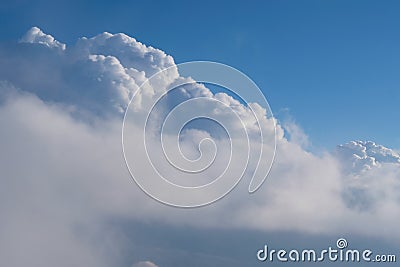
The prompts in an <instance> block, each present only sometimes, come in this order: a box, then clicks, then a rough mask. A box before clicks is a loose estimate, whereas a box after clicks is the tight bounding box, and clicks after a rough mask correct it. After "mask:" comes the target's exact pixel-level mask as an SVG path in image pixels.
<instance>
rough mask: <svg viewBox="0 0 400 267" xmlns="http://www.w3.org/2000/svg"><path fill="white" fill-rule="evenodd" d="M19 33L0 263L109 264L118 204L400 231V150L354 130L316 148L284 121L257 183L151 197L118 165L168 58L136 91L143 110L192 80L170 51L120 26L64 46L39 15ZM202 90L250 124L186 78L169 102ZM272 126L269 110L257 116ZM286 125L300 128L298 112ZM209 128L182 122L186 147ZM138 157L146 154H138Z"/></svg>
mask: <svg viewBox="0 0 400 267" xmlns="http://www.w3.org/2000/svg"><path fill="white" fill-rule="evenodd" d="M20 41H21V42H20V43H18V44H15V45H13V46H1V47H0V62H2V63H1V65H0V80H1V83H0V92H1V93H0V123H1V125H2V129H1V131H0V144H1V150H0V169H1V178H0V212H1V220H0V236H1V238H0V265H1V266H9V267H14V266H15V267H17V266H44V267H46V266H93V267H94V266H96V267H100V266H113V264H115V261H116V260H115V259H116V258H118V251H117V250H118V249H117V248H116V246H115V244H116V243H117V240H118V237H115V236H113V235H112V233H110V234H105V228H104V225H105V224H106V222H107V221H109V220H111V219H112V218H124V219H130V220H136V221H145V222H148V221H162V222H163V223H165V224H173V225H186V226H187V225H188V226H190V227H213V228H222V227H223V228H239V229H259V230H263V231H264V230H278V231H284V230H288V231H299V232H304V233H328V234H336V233H340V234H341V233H357V234H360V235H365V236H375V237H383V238H388V239H393V238H394V239H396V240H397V241H399V240H400V232H399V231H398V221H399V220H400V165H399V164H400V160H399V159H400V157H399V155H398V154H397V153H396V152H395V151H393V150H390V149H388V148H385V147H382V146H378V145H376V144H374V143H370V142H360V141H358V142H351V143H349V144H346V145H342V146H339V147H338V149H337V151H335V152H334V153H328V152H326V153H323V154H322V156H318V155H314V154H312V153H310V152H308V151H305V150H304V149H303V148H302V147H301V145H300V144H298V142H292V141H289V140H288V139H287V138H286V137H285V136H284V131H283V126H281V125H279V124H278V126H277V142H278V143H277V157H276V161H275V163H274V166H273V168H272V171H271V174H270V176H269V177H268V179H267V181H266V183H265V184H264V185H263V186H262V188H261V189H260V190H259V191H257V192H256V193H255V194H253V195H248V193H247V190H246V189H247V188H246V186H247V184H248V181H247V180H246V177H244V179H243V181H242V182H241V183H240V185H239V187H238V188H237V189H236V190H234V191H233V192H232V193H231V194H229V195H228V196H227V197H226V198H224V199H222V200H221V201H219V202H217V203H215V204H214V205H211V206H207V207H204V208H201V209H195V210H182V209H176V208H171V207H168V206H164V205H161V204H160V203H157V202H155V201H154V200H153V199H151V198H149V197H148V196H147V195H145V194H144V193H143V192H141V191H140V190H139V188H138V187H137V186H136V184H134V183H133V182H132V181H131V180H130V178H129V173H128V172H127V170H126V167H125V165H124V161H123V156H122V152H121V145H120V143H121V140H120V139H121V121H122V114H123V111H124V109H125V108H126V107H127V104H128V103H129V99H130V98H131V97H132V95H133V93H134V92H136V91H137V90H138V88H139V86H140V85H141V84H142V83H143V82H144V81H145V80H146V79H147V78H149V77H150V76H152V75H153V74H154V73H156V72H158V71H160V70H163V69H165V68H167V67H171V66H172V67H173V68H171V69H170V71H168V72H166V73H165V74H164V76H163V78H162V79H160V80H158V81H156V82H154V83H153V84H150V85H148V86H147V87H145V88H144V90H142V91H140V98H139V100H138V101H137V102H136V103H133V104H134V106H135V108H137V109H138V110H139V111H140V110H141V109H145V107H146V105H148V103H149V102H150V100H151V99H152V98H154V97H155V96H157V95H160V94H162V93H163V88H165V86H166V85H169V84H172V83H174V82H176V81H177V80H179V79H187V80H188V81H193V80H191V78H189V77H181V76H180V75H179V70H178V69H177V68H174V66H175V63H174V60H173V58H172V57H171V56H169V55H166V54H165V53H164V52H163V51H161V50H158V49H155V48H152V47H148V46H146V45H144V44H141V43H139V42H138V41H136V40H135V39H133V38H131V37H129V36H127V35H124V34H115V35H113V34H110V33H103V34H100V35H97V36H95V37H93V38H82V39H80V40H78V42H77V43H76V44H75V45H72V46H71V47H70V46H68V45H64V44H62V43H60V42H58V41H56V40H55V39H54V38H53V37H52V36H50V35H47V34H44V33H43V32H42V31H41V30H40V29H38V28H32V29H31V30H30V31H28V33H27V34H26V35H25V36H24V37H23V38H22V39H21V40H20ZM3 62H7V64H5V63H3ZM199 95H201V96H205V97H210V98H215V99H218V100H220V101H224V102H225V103H226V104H227V105H229V106H231V107H232V108H233V109H235V111H237V112H238V113H239V114H240V116H241V118H242V119H243V120H244V121H245V122H246V124H247V125H246V126H247V127H249V128H251V126H252V125H253V124H254V121H253V120H252V117H251V116H250V111H249V108H248V107H247V106H244V105H242V104H241V103H240V102H238V101H237V100H235V99H233V98H232V97H229V96H228V95H226V94H224V93H218V94H213V93H212V92H211V91H210V90H208V89H207V88H206V87H205V86H204V85H201V84H195V83H194V84H191V85H188V86H185V87H184V88H181V90H179V91H178V92H177V93H176V94H175V95H174V97H173V98H172V99H168V101H166V103H165V105H166V106H167V107H168V105H170V106H174V105H176V103H179V101H182V100H184V99H188V98H190V97H192V96H199ZM194 108H199V109H200V108H202V107H201V106H195V107H194ZM203 108H206V107H203ZM259 112H265V111H263V110H261V109H260V111H259ZM272 126H273V123H272V121H271V119H267V118H265V120H264V121H263V125H262V127H266V128H268V129H272V128H271V127H272ZM133 127H134V125H133ZM287 127H288V126H287ZM288 129H290V130H291V131H292V132H293V131H296V132H301V134H302V135H303V133H302V131H301V129H299V128H298V126H297V125H293V126H292V127H289V128H288ZM140 130H142V129H140ZM208 130H210V129H209V128H207V127H205V128H204V129H203V130H193V129H192V130H188V131H186V132H185V134H184V135H183V138H182V142H183V143H182V146H183V150H184V151H186V152H185V153H187V155H192V156H195V155H196V153H197V152H198V151H197V150H196V146H195V145H193V144H196V143H197V140H200V139H201V138H202V137H204V136H210V133H208V132H207V131H208ZM270 132H271V133H272V131H270ZM211 136H212V133H211ZM132 138H135V136H132ZM302 138H303V139H302V140H306V139H304V137H302ZM220 142H221V143H223V140H221V141H220ZM302 142H303V141H301V142H300V143H302ZM135 160H136V164H135V168H141V165H142V162H141V161H142V160H143V155H137V158H136V159H135ZM158 160H160V161H161V160H163V158H162V156H161V155H160V158H159V159H158ZM252 164H253V165H254V164H255V162H250V165H252ZM166 168H167V167H166ZM166 170H168V169H166ZM210 171H211V172H218V171H220V169H219V168H215V169H211V170H210ZM176 178H177V179H179V177H176ZM247 178H248V177H247ZM22 252H23V254H22ZM61 259H62V260H61ZM114 266H115V265H114ZM133 266H149V267H150V266H156V265H154V264H153V263H151V262H147V263H146V262H144V263H138V264H135V265H133Z"/></svg>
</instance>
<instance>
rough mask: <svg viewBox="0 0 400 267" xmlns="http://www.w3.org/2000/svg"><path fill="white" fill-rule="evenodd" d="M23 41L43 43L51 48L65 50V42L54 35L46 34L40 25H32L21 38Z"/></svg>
mask: <svg viewBox="0 0 400 267" xmlns="http://www.w3.org/2000/svg"><path fill="white" fill-rule="evenodd" d="M20 42H21V43H32V44H42V45H45V46H48V47H50V48H59V49H62V50H64V49H65V44H63V43H60V42H59V41H57V40H55V39H54V37H53V36H51V35H49V34H45V33H44V32H42V30H40V29H39V28H38V27H32V28H31V29H30V30H29V31H28V32H27V33H26V34H25V35H24V36H23V37H22V38H21V40H20Z"/></svg>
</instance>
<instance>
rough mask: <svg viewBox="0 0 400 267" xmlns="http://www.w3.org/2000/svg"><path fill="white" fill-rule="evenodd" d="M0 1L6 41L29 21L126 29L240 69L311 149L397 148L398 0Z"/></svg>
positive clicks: (66, 29)
mask: <svg viewBox="0 0 400 267" xmlns="http://www.w3.org/2000/svg"><path fill="white" fill-rule="evenodd" d="M8 2H9V1H8ZM217 2H218V3H217ZM1 7H2V8H1V9H0V21H1V24H2V25H7V26H6V27H1V30H0V31H1V35H0V36H1V37H0V38H2V39H3V41H4V40H6V41H13V40H16V39H18V38H20V36H21V35H22V34H23V33H24V32H25V31H26V30H28V29H29V28H30V27H31V26H38V27H40V28H42V29H43V30H44V31H46V32H48V33H50V34H53V35H55V37H56V38H57V39H58V40H60V41H62V42H65V43H67V44H68V43H74V42H75V41H76V39H77V38H79V37H80V36H93V35H95V34H98V33H100V32H103V31H109V32H113V33H115V32H124V33H127V34H128V35H130V36H134V37H135V38H137V39H138V40H139V41H142V42H143V43H145V44H148V45H152V46H154V47H157V48H160V49H162V50H164V51H166V52H167V53H169V54H171V55H172V56H173V57H174V59H175V61H176V62H178V63H179V62H184V61H189V60H213V61H219V62H223V63H226V64H229V65H232V66H234V67H236V68H238V69H240V70H242V71H243V72H245V73H246V74H248V75H249V76H250V77H251V78H252V79H253V80H254V81H255V82H256V83H257V84H258V85H259V86H260V87H261V88H262V89H263V90H264V92H265V94H266V96H267V98H268V100H269V102H270V105H271V107H272V110H273V111H274V112H275V114H277V116H278V117H279V116H280V114H281V111H282V110H283V109H285V108H288V109H289V112H290V114H291V116H292V117H293V118H294V119H295V120H296V122H297V123H298V124H300V125H301V127H303V128H304V130H305V132H306V133H307V134H308V135H309V136H310V139H311V142H312V143H313V144H314V145H315V146H317V147H321V146H322V147H326V148H328V149H330V148H332V147H333V146H335V145H336V144H339V143H344V142H347V141H349V140H353V139H368V140H374V141H376V142H377V143H381V144H383V145H386V146H388V147H394V148H400V137H399V136H398V132H399V130H400V125H399V124H398V123H397V121H398V115H399V111H398V103H399V102H400V90H399V85H400V76H399V75H398V71H399V70H400V50H399V47H400V34H399V29H400V18H399V16H398V12H399V8H400V3H399V2H397V1H252V2H244V1H243V2H241V3H232V2H231V1H201V2H198V3H197V4H195V3H190V4H189V3H188V2H186V1H174V2H170V1H111V2H109V1H103V2H101V1H96V2H94V1H92V2H85V3H81V2H80V1H63V2H61V3H58V2H55V1H35V3H33V2H31V1H15V2H14V1H13V2H9V3H7V1H6V2H4V1H3V3H2V4H1Z"/></svg>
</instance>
